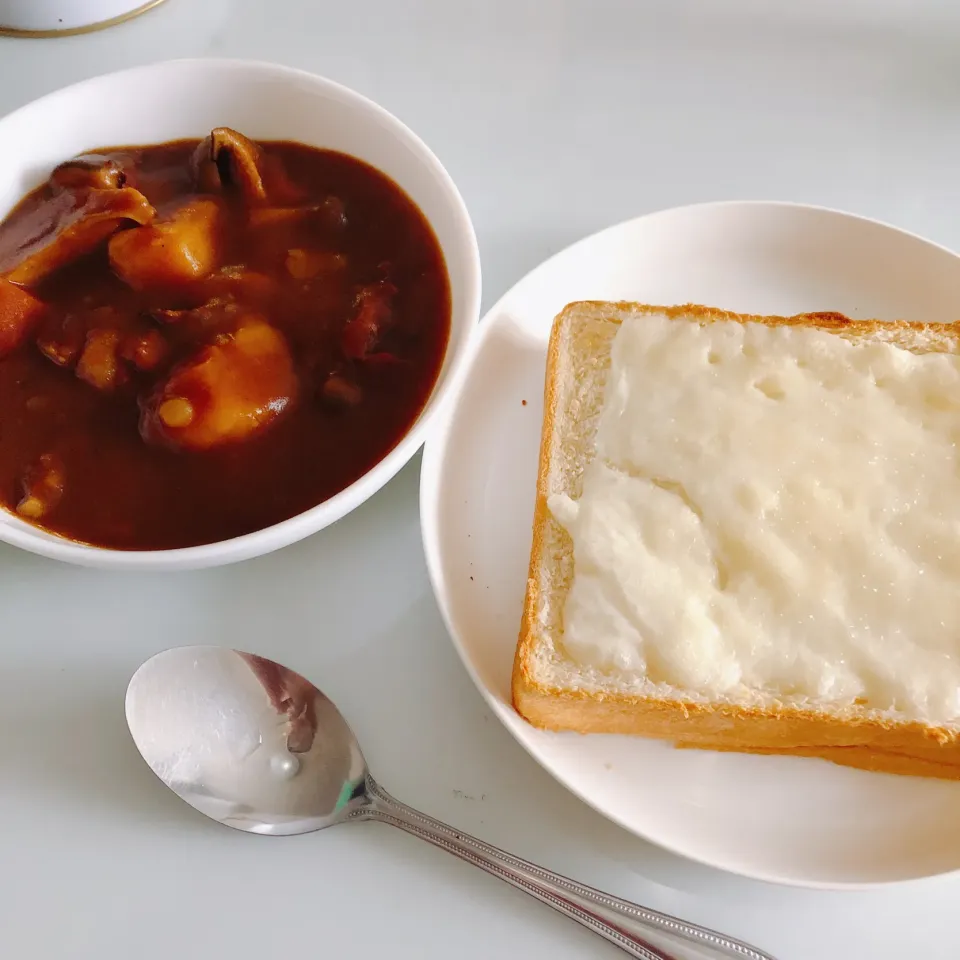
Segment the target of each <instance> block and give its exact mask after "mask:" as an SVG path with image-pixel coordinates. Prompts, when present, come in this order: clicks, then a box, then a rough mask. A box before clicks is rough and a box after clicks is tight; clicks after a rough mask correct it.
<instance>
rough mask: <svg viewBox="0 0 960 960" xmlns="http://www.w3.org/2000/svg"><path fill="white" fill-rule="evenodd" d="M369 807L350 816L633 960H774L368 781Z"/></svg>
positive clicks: (372, 780) (744, 945) (740, 943)
mask: <svg viewBox="0 0 960 960" xmlns="http://www.w3.org/2000/svg"><path fill="white" fill-rule="evenodd" d="M366 791H367V796H368V798H369V803H368V804H366V805H364V806H363V807H361V808H359V809H358V810H356V811H355V812H354V813H353V814H351V816H352V817H354V818H357V819H372V820H380V821H383V822H384V823H390V824H393V825H394V826H395V827H399V828H400V829H401V830H405V831H406V832H407V833H412V834H413V835H414V836H417V837H420V838H421V839H422V840H426V841H427V842H428V843H432V844H434V846H437V847H440V848H441V849H443V850H446V851H447V852H448V853H452V854H454V855H455V856H458V857H460V858H461V859H462V860H466V861H467V862H468V863H472V864H474V865H475V866H477V867H480V868H481V869H482V870H485V871H486V872H487V873H490V874H493V876H495V877H500V879H501V880H506V882H507V883H509V884H511V885H512V886H514V887H517V888H518V889H520V890H523V891H524V892H525V893H529V894H530V895H531V896H532V897H536V899H537V900H539V901H541V902H542V903H546V904H548V905H549V906H551V907H553V908H554V909H555V910H558V911H559V912H560V913H562V914H564V915H565V916H568V917H570V918H571V919H573V920H576V921H577V922H578V923H580V924H582V925H583V926H585V927H587V928H588V929H590V930H593V931H594V933H598V934H599V935H600V936H601V937H604V938H605V939H606V940H609V941H610V942H611V943H614V944H616V945H617V946H618V947H620V948H621V949H622V950H623V951H625V952H626V953H627V954H629V955H630V956H631V957H636V958H637V960H731V958H733V960H774V958H773V957H771V956H770V954H767V953H763V952H761V951H760V950H758V949H756V947H751V946H750V945H749V944H746V943H742V942H741V941H739V940H732V939H730V938H729V937H725V936H723V935H722V934H720V933H716V932H714V931H712V930H708V929H706V928H705V927H698V926H696V925H695V924H692V923H686V922H685V921H683V920H678V919H677V918H676V917H671V916H667V915H666V914H662V913H657V912H656V911H655V910H647V909H646V908H645V907H640V906H637V904H635V903H630V901H628V900H621V899H619V898H618V897H612V896H609V895H608V894H606V893H602V892H601V891H599V890H595V889H593V887H587V886H584V885H582V884H579V883H575V882H574V881H573V880H568V879H567V878H566V877H563V876H560V875H559V874H556V873H553V872H552V871H550V870H544V869H543V868H542V867H538V866H536V865H535V864H532V863H528V862H527V861H526V860H521V859H520V858H519V857H514V856H512V855H511V854H509V853H505V852H504V851H503V850H500V849H499V848H497V847H494V846H492V845H491V844H489V843H484V842H483V841H482V840H477V839H476V838H475V837H471V836H470V835H469V834H466V833H462V832H461V831H459V830H454V829H453V827H449V826H447V825H446V824H445V823H441V822H440V821H439V820H435V819H434V818H433V817H428V816H427V815H426V814H423V813H420V812H418V811H417V810H414V809H413V808H412V807H408V806H406V804H403V803H400V801H398V800H395V799H394V798H393V797H391V796H390V794H388V793H387V792H386V791H385V790H384V789H383V788H382V787H381V786H380V785H379V784H378V783H377V782H376V781H375V780H374V779H373V778H372V777H370V776H368V777H367V782H366Z"/></svg>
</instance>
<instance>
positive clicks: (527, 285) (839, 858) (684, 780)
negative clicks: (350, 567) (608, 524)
mask: <svg viewBox="0 0 960 960" xmlns="http://www.w3.org/2000/svg"><path fill="white" fill-rule="evenodd" d="M583 299H593V300H615V299H624V300H638V301H643V302H646V303H656V304H676V303H686V302H693V303H701V304H707V305H711V306H718V307H725V308H728V309H731V310H737V311H742V312H753V313H764V314H766V313H776V314H791V313H800V312H805V311H814V310H838V311H840V312H842V313H845V314H847V315H848V316H851V317H856V318H871V317H873V318H878V319H884V320H892V319H897V318H913V319H920V320H925V321H952V320H954V319H955V318H957V317H960V258H958V257H957V256H956V255H955V254H953V253H951V252H950V251H948V250H945V249H943V248H942V247H938V246H936V245H935V244H932V243H928V242H927V241H924V240H921V239H920V238H918V237H915V236H912V235H910V234H907V233H904V232H902V231H899V230H896V229H894V228H892V227H889V226H885V225H883V224H880V223H876V222H873V221H869V220H864V219H861V218H858V217H853V216H850V215H847V214H841V213H836V212H834V211H829V210H823V209H816V208H810V207H801V206H794V205H789V204H776V203H716V204H704V205H698V206H692V207H684V208H680V209H676V210H668V211H665V212H662V213H656V214H652V215H650V216H646V217H641V218H639V219H637V220H632V221H630V222H628V223H623V224H620V225H618V226H615V227H612V228H610V229H609V230H605V231H603V232H602V233H599V234H596V235H595V236H592V237H588V238H587V239H585V240H582V241H580V242H579V243H577V244H575V245H574V246H572V247H570V248H568V249H567V250H565V251H563V252H562V253H560V254H558V255H557V256H555V257H553V258H552V259H550V260H548V261H547V262H546V263H544V264H542V265H541V266H540V267H538V268H537V269H536V270H534V271H533V272H532V273H530V274H529V275H528V276H526V277H525V278H524V279H523V280H521V281H520V282H519V283H518V284H517V285H516V286H515V287H514V288H513V289H512V290H511V291H510V292H509V293H508V294H507V295H506V296H505V297H504V298H503V299H502V300H501V301H500V302H499V303H498V304H497V305H496V306H495V307H494V308H493V309H492V310H491V311H490V313H489V314H488V315H487V317H486V318H485V319H484V320H483V321H482V323H481V328H480V332H479V334H478V337H477V340H476V342H475V343H474V344H473V352H472V355H471V358H470V359H469V360H468V362H467V365H466V368H465V369H464V371H462V375H461V377H460V378H459V382H458V383H457V385H456V386H455V388H454V391H453V393H452V394H451V397H450V399H449V402H448V404H447V406H446V407H445V408H444V410H443V411H442V413H441V416H440V418H439V422H438V423H437V424H436V427H435V431H434V433H433V435H432V437H431V438H430V439H429V440H428V442H427V445H426V449H425V452H424V458H423V472H422V481H421V523H422V527H423V540H424V547H425V551H426V557H427V563H428V567H429V570H430V576H431V580H432V582H433V587H434V590H435V592H436V596H437V602H438V604H439V606H440V610H441V612H442V614H443V617H444V619H445V621H446V624H447V627H448V629H449V631H450V633H451V635H452V637H453V639H454V643H455V644H456V646H457V648H458V650H459V652H460V655H461V656H462V658H463V661H464V663H465V664H466V666H467V669H468V670H469V671H470V673H471V675H472V676H473V678H474V680H475V681H476V683H477V686H478V687H479V689H480V691H481V692H482V693H483V695H484V696H485V697H486V699H487V701H488V702H489V704H490V705H491V707H492V708H493V710H494V711H495V713H496V714H497V716H498V717H499V718H500V719H501V720H502V721H503V723H504V725H505V726H506V727H507V729H508V730H509V731H510V732H511V733H512V734H513V735H514V736H515V737H516V738H517V740H519V741H520V743H521V744H522V745H523V746H524V747H526V749H527V750H529V752H530V753H531V754H532V755H533V756H534V757H535V758H536V759H537V760H538V761H539V762H540V763H541V764H543V766H544V767H545V768H546V769H547V770H549V771H550V772H551V773H552V774H553V775H554V776H555V777H556V778H557V779H558V780H559V781H560V782H561V783H562V784H564V785H565V786H566V787H568V788H569V789H570V790H571V791H573V792H574V793H575V794H577V795H578V796H579V797H580V798H582V799H583V800H585V801H586V802H587V803H589V804H590V805H591V806H593V807H594V808H596V809H597V810H598V811H599V812H600V813H602V814H604V815H605V816H607V817H609V818H610V819H611V820H614V821H616V822H617V823H619V824H621V825H622V826H623V827H625V828H626V829H627V830H629V831H631V832H633V833H635V834H638V835H639V836H642V837H644V838H646V839H648V840H650V841H653V842H655V843H658V844H660V845H661V846H663V847H666V848H667V849H669V850H672V851H674V852H676V853H679V854H683V855H684V856H687V857H690V858H692V859H694V860H698V861H701V862H703V863H706V864H710V865H712V866H715V867H719V868H721V869H724V870H729V871H733V872H735V873H739V874H743V875H746V876H750V877H755V878H758V879H763V880H769V881H773V882H779V883H787V884H795V885H801V886H813V887H849V886H863V885H870V884H878V883H888V882H891V881H898V880H907V879H914V878H919V877H928V876H933V875H936V874H942V873H946V872H948V871H952V870H956V869H958V868H960V783H951V782H946V781H937V780H924V779H919V778H910V777H895V776H888V775H883V774H873V773H867V772H862V771H858V770H854V769H845V768H843V767H839V766H835V765H833V764H830V763H828V762H826V761H820V760H810V759H802V758H792V757H758V756H747V755H738V754H720V753H710V752H705V751H696V750H674V749H673V748H672V747H671V746H669V745H668V744H664V743H660V742H655V741H648V740H644V739H641V738H629V737H620V736H600V735H593V736H580V735H577V734H557V733H547V732H544V731H540V730H536V729H534V728H533V727H531V726H529V725H528V724H527V723H525V722H524V721H523V720H522V719H520V717H519V716H518V715H517V714H516V713H515V712H514V710H513V708H512V707H511V705H510V671H511V666H512V660H513V654H514V647H515V644H516V639H517V633H518V629H519V625H520V612H521V608H522V605H523V593H524V587H525V583H526V576H527V563H528V559H529V550H530V536H531V521H532V517H533V503H534V489H535V482H536V474H537V455H538V447H539V441H540V424H541V414H542V390H543V376H544V365H545V360H546V347H547V338H548V335H549V332H550V326H551V322H552V320H553V317H554V316H555V315H556V314H557V313H558V312H559V310H560V309H561V308H562V307H563V306H564V305H565V304H567V303H568V302H570V301H573V300H583Z"/></svg>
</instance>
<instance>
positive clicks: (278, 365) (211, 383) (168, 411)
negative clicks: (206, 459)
mask: <svg viewBox="0 0 960 960" xmlns="http://www.w3.org/2000/svg"><path fill="white" fill-rule="evenodd" d="M296 395H297V377H296V373H295V371H294V368H293V360H292V358H291V356H290V350H289V348H288V346H287V342H286V340H285V339H284V338H283V336H282V335H281V334H280V333H279V332H278V331H276V330H275V329H274V328H273V327H271V326H270V325H269V324H268V323H267V322H266V321H264V320H263V319H261V318H260V317H256V316H248V317H246V318H245V319H244V321H243V322H242V323H241V324H240V326H239V327H238V328H237V330H236V331H235V332H234V333H232V334H228V335H223V336H220V337H218V338H217V339H216V340H215V341H214V342H213V343H211V344H209V345H208V346H206V347H203V348H202V349H201V350H200V351H199V352H198V353H197V354H196V355H195V356H193V357H191V358H190V359H188V360H186V361H185V362H184V363H182V364H180V365H179V366H178V367H176V368H175V369H174V370H173V372H172V373H171V374H170V376H169V378H168V379H167V380H166V382H164V383H162V384H161V385H160V386H159V387H158V389H157V390H156V391H154V393H153V394H152V395H151V396H150V397H149V398H148V400H147V401H146V402H145V403H144V405H143V410H142V416H141V420H140V432H141V434H142V435H143V437H144V439H145V440H147V441H148V442H152V443H163V444H166V445H168V446H172V447H178V448H181V449H185V450H209V449H212V448H215V447H219V446H223V445H225V444H229V443H236V442H238V441H241V440H245V439H247V438H249V437H251V436H253V435H254V434H256V433H259V432H261V431H262V430H264V429H265V428H266V427H268V426H269V425H270V424H272V423H274V421H276V420H277V419H278V418H279V417H281V416H282V415H283V414H284V412H286V411H287V410H288V409H289V408H290V407H291V406H292V404H293V402H294V401H295V399H296Z"/></svg>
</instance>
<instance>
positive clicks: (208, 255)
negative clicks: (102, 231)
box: [108, 197, 223, 291]
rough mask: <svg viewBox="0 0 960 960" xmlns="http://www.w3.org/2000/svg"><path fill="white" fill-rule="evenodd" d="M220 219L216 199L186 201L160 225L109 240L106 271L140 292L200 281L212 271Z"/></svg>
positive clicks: (216, 250)
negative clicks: (109, 268) (108, 259)
mask: <svg viewBox="0 0 960 960" xmlns="http://www.w3.org/2000/svg"><path fill="white" fill-rule="evenodd" d="M222 218H223V211H222V209H221V207H220V204H219V203H218V202H217V201H216V200H212V199H210V198H209V197H205V198H203V197H201V198H197V199H194V200H191V201H189V202H188V203H185V204H184V205H183V206H182V207H179V208H178V209H177V210H175V211H174V212H173V213H172V214H171V215H170V216H169V217H166V218H164V219H163V220H159V221H156V222H155V223H152V224H150V225H149V226H145V227H138V228H136V229H134V230H124V231H123V232H122V233H118V234H117V235H116V236H115V237H113V238H112V239H111V240H110V244H109V247H108V250H109V254H110V266H111V267H112V268H113V272H114V273H115V274H116V275H117V276H118V277H119V278H120V279H121V280H123V281H124V283H126V284H127V285H128V286H130V287H133V289H134V290H140V291H157V290H163V289H164V288H168V287H171V286H179V285H182V284H184V283H188V282H190V281H194V280H201V279H203V278H204V277H206V276H209V274H210V273H211V272H212V271H213V270H214V269H215V268H216V266H217V260H218V257H219V246H220V227H221V223H222Z"/></svg>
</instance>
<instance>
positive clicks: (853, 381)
mask: <svg viewBox="0 0 960 960" xmlns="http://www.w3.org/2000/svg"><path fill="white" fill-rule="evenodd" d="M958 441H960V357H957V356H954V355H951V354H945V353H929V354H924V355H916V354H913V353H910V352H908V351H906V350H902V349H900V348H898V347H895V346H892V345H890V344H886V343H880V342H859V343H858V342H856V341H848V340H845V339H843V338H842V337H840V336H837V335H836V334H830V333H825V332H823V331H820V330H815V329H811V328H806V327H787V326H778V327H765V326H763V325H760V324H746V325H743V324H740V323H736V322H719V323H712V324H707V325H704V326H701V325H699V324H698V323H695V322H691V321H683V320H669V319H667V318H665V317H651V318H643V319H641V320H637V321H634V322H627V323H624V324H623V326H622V328H621V330H620V332H619V333H618V335H617V337H616V340H615V342H614V344H613V353H612V365H611V370H610V374H609V379H608V382H607V389H606V399H605V405H604V409H603V412H602V414H601V417H600V425H599V430H598V433H597V456H596V458H595V459H594V461H593V462H592V463H591V465H590V466H589V467H588V468H587V470H586V473H585V476H584V483H583V492H582V496H581V498H580V499H579V501H577V502H575V503H574V502H572V501H570V500H569V499H567V498H565V497H553V498H551V501H550V507H551V510H552V512H553V513H554V516H555V517H556V518H557V520H558V521H559V522H560V523H562V524H563V525H564V526H565V527H566V528H567V529H568V531H569V532H570V534H571V536H572V539H573V544H574V568H575V573H574V579H573V583H572V585H571V589H570V592H569V594H568V597H567V601H566V605H565V608H564V638H563V643H564V646H565V648H566V652H567V654H568V655H569V656H570V657H571V658H572V659H573V660H575V661H576V662H578V663H579V664H581V665H583V666H587V667H591V668H596V669H599V670H601V671H603V672H607V673H609V672H616V673H617V675H622V674H627V675H628V676H630V677H632V678H644V679H645V680H647V681H651V682H653V683H656V684H667V685H669V686H670V687H673V688H677V689H678V690H681V691H690V692H693V693H695V694H697V695H703V696H707V697H710V698H720V699H728V700H733V701H742V700H746V701H750V700H751V698H752V699H753V700H755V699H756V696H757V694H760V695H763V696H766V697H770V698H773V699H778V700H783V701H789V702H801V703H802V702H804V701H806V700H808V699H812V700H816V701H818V702H819V703H821V704H822V703H831V704H842V705H853V704H859V705H862V706H866V707H867V708H869V709H876V710H883V711H888V710H890V711H894V712H896V713H898V714H900V715H904V716H907V717H910V718H915V719H918V720H922V721H925V722H930V723H938V724H948V723H950V722H952V721H957V720H958V719H960V458H958V447H957V444H958Z"/></svg>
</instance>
